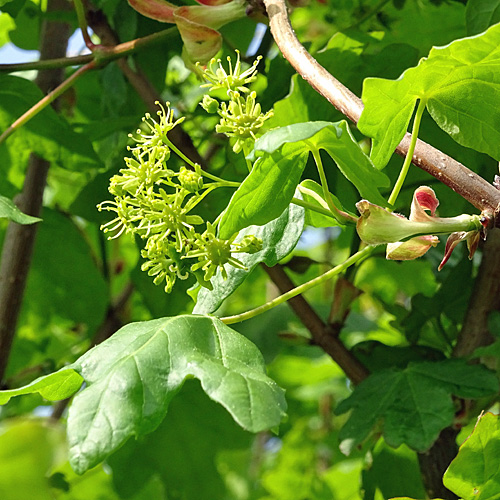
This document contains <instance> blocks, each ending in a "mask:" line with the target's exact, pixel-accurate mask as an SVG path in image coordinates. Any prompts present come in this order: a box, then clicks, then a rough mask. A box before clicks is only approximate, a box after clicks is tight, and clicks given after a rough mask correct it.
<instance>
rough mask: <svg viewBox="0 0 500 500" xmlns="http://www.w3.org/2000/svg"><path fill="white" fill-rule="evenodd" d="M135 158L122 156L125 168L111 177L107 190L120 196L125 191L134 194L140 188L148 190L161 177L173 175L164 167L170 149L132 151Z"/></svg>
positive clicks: (158, 148) (165, 177)
mask: <svg viewBox="0 0 500 500" xmlns="http://www.w3.org/2000/svg"><path fill="white" fill-rule="evenodd" d="M134 156H135V158H124V160H125V164H126V165H127V168H122V169H120V173H119V174H117V175H114V176H113V177H112V178H111V181H110V185H109V192H110V193H111V194H113V195H115V196H121V195H123V194H124V193H125V192H126V193H129V194H131V195H136V194H137V193H138V192H139V191H140V190H141V189H145V190H148V189H149V188H151V187H153V186H154V185H155V184H159V183H160V182H161V181H162V180H163V179H168V178H170V177H172V175H174V171H173V170H170V169H168V168H167V167H166V162H167V160H168V158H169V157H170V150H169V149H168V148H167V147H166V146H164V147H158V146H157V147H154V148H152V149H150V150H147V151H143V152H138V151H134Z"/></svg>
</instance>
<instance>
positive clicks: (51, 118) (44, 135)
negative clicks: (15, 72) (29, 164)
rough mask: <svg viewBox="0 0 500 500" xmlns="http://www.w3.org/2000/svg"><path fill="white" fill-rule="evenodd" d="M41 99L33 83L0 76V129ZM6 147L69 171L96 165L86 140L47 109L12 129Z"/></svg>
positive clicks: (97, 161) (49, 108)
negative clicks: (16, 128) (28, 152)
mask: <svg viewBox="0 0 500 500" xmlns="http://www.w3.org/2000/svg"><path fill="white" fill-rule="evenodd" d="M42 97H43V94H42V92H41V91H40V89H39V88H38V87H37V86H36V85H35V84H34V83H33V82H31V81H29V80H26V79H24V78H19V77H15V76H7V75H0V128H1V129H2V130H5V129H6V128H7V127H8V126H9V125H11V124H12V123H13V122H14V121H15V120H17V118H19V117H20V116H21V115H22V114H23V113H24V112H25V111H27V110H28V109H30V108H31V107H32V106H33V105H34V104H35V103H37V102H38V101H39V100H40V99H42ZM7 145H8V146H9V148H12V150H13V151H16V150H17V151H21V152H23V151H26V150H29V151H31V152H34V153H37V154H38V155H39V156H41V157H42V158H44V159H45V160H47V161H50V162H54V163H57V164H58V165H60V166H61V167H64V168H67V169H70V170H84V169H88V168H96V167H99V166H100V165H99V159H98V157H97V155H96V154H95V152H94V150H93V148H92V145H91V143H90V142H89V141H88V140H87V138H86V137H85V136H84V135H82V134H77V133H76V132H74V131H73V130H72V129H71V127H70V126H69V125H68V124H67V123H66V122H65V121H64V120H63V119H62V118H61V117H60V116H59V115H57V113H56V112H55V111H54V110H53V109H52V108H51V107H50V106H48V107H47V108H45V109H44V110H43V111H41V112H40V113H39V114H38V115H36V116H35V117H34V118H32V119H31V120H30V121H28V122H27V123H26V124H25V125H23V126H22V127H21V128H20V129H18V130H16V131H15V132H14V133H13V134H12V135H11V136H10V137H9V138H8V139H7Z"/></svg>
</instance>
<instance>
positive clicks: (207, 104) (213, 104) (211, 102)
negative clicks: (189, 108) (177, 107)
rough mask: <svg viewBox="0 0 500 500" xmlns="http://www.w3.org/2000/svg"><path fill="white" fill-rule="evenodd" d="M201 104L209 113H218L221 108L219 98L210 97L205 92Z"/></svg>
mask: <svg viewBox="0 0 500 500" xmlns="http://www.w3.org/2000/svg"><path fill="white" fill-rule="evenodd" d="M200 106H201V107H202V108H203V109H204V110H205V111H206V112H207V113H217V111H218V110H219V101H218V100H217V99H214V98H213V97H210V96H209V95H207V94H205V95H204V96H203V101H201V103H200Z"/></svg>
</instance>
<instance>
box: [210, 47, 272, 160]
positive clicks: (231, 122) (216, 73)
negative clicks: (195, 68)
mask: <svg viewBox="0 0 500 500" xmlns="http://www.w3.org/2000/svg"><path fill="white" fill-rule="evenodd" d="M236 54H237V60H236V64H235V65H234V68H233V66H232V63H231V59H230V58H229V57H228V58H227V60H228V62H229V71H228V72H226V70H225V69H224V68H223V66H222V64H221V60H220V59H218V60H215V59H212V60H211V61H210V64H209V66H208V67H207V68H206V69H205V70H204V71H203V73H202V76H203V78H205V80H206V81H207V82H208V83H206V84H204V85H202V86H204V87H209V90H217V89H225V90H226V93H227V96H228V97H229V102H227V103H226V102H221V103H219V101H217V100H216V99H213V98H212V97H209V96H208V95H206V96H205V97H204V99H203V101H202V102H201V106H202V107H203V109H205V111H207V112H208V113H218V115H219V116H220V122H219V124H218V125H217V126H216V127H215V129H216V131H217V132H219V133H221V134H225V135H226V136H228V137H231V138H233V140H234V144H233V151H234V152H235V153H239V152H240V151H241V150H242V149H243V148H244V146H245V145H249V146H251V144H252V143H253V142H254V141H255V140H256V139H257V134H258V133H259V132H260V129H261V127H262V126H263V125H264V122H265V121H266V120H267V119H268V118H270V117H271V116H272V114H273V112H272V111H268V112H267V113H263V112H262V108H261V106H260V104H259V103H258V102H256V96H257V95H256V93H255V92H251V91H250V89H249V88H248V85H249V84H250V83H252V82H254V81H255V80H256V78H257V76H256V73H257V65H258V64H259V60H260V59H261V58H260V57H259V58H257V59H256V60H255V62H254V63H253V64H252V66H250V67H249V68H248V69H246V70H245V71H242V67H241V61H240V53H239V52H238V51H236ZM214 66H215V68H214Z"/></svg>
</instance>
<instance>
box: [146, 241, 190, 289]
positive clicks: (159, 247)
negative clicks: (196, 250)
mask: <svg viewBox="0 0 500 500" xmlns="http://www.w3.org/2000/svg"><path fill="white" fill-rule="evenodd" d="M141 256H142V257H143V258H144V259H145V260H146V262H144V263H143V264H142V265H141V270H142V271H147V272H148V275H149V276H154V279H153V283H154V284H155V285H160V284H162V283H163V282H165V292H167V293H170V292H171V291H172V287H173V286H174V283H175V281H176V279H177V278H179V279H181V280H184V279H186V278H187V277H188V276H189V267H188V266H186V265H185V264H184V263H183V262H181V259H180V256H179V252H177V250H176V248H175V246H174V245H172V244H171V243H169V242H168V241H167V240H165V239H164V238H162V237H161V235H155V236H153V237H151V238H149V239H148V242H147V244H146V247H145V248H144V249H143V250H141Z"/></svg>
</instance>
